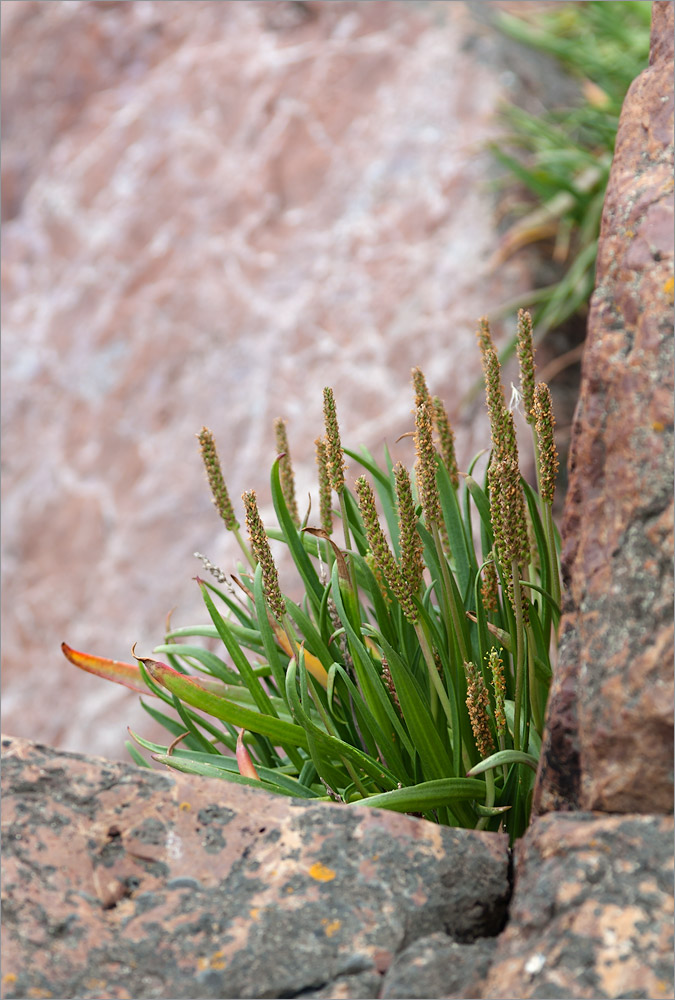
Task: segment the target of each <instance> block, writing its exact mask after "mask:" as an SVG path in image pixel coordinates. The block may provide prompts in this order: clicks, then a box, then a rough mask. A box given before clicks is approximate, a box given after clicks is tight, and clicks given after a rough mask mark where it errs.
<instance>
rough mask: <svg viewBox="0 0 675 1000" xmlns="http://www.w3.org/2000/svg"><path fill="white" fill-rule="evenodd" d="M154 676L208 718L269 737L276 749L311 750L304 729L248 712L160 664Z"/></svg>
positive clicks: (155, 669)
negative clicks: (293, 747)
mask: <svg viewBox="0 0 675 1000" xmlns="http://www.w3.org/2000/svg"><path fill="white" fill-rule="evenodd" d="M152 676H153V677H154V678H155V679H156V680H157V681H158V682H161V684H163V685H164V686H165V687H166V688H167V689H168V690H169V691H171V692H172V693H173V694H175V695H176V696H177V697H178V698H180V699H181V701H186V702H187V703H188V705H192V706H194V707H195V708H198V709H200V711H202V712H206V713H207V714H208V715H213V716H214V717H215V718H216V719H222V720H223V721H224V722H229V723H230V724H231V725H233V726H238V727H239V728H241V729H249V730H250V731H251V732H252V733H260V735H261V736H267V737H269V739H270V740H271V741H272V742H273V743H274V744H275V745H278V744H283V743H290V744H291V745H293V746H297V747H300V748H301V749H303V750H307V749H308V747H307V737H306V735H305V731H304V730H303V729H302V728H301V727H300V726H296V725H294V724H293V723H291V722H284V721H283V720H282V719H277V718H275V717H274V716H272V715H264V714H262V713H259V712H253V711H251V710H250V709H248V708H242V707H241V706H239V705H235V704H234V703H233V702H231V701H229V700H228V699H227V698H221V697H219V696H218V695H215V694H211V693H210V692H209V691H204V689H203V688H199V687H197V685H196V684H195V683H194V682H192V681H191V680H190V679H189V678H187V677H183V676H182V675H180V674H175V673H174V672H173V671H171V670H170V669H169V668H168V667H165V666H164V664H161V663H158V662H157V661H155V664H154V665H153V667H152Z"/></svg>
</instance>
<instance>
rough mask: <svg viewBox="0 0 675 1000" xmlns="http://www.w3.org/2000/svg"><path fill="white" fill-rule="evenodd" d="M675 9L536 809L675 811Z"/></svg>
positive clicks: (641, 123) (582, 516) (605, 273)
mask: <svg viewBox="0 0 675 1000" xmlns="http://www.w3.org/2000/svg"><path fill="white" fill-rule="evenodd" d="M672 307H673V4H672V3H655V4H654V15H653V31H652V53H651V60H650V66H649V68H648V69H647V70H645V71H644V72H643V73H642V74H641V75H640V76H639V77H638V79H637V80H636V81H635V82H634V84H633V85H632V87H631V89H630V91H629V93H628V95H627V97H626V101H625V104H624V108H623V112H622V116H621V123H620V127H619V132H618V136H617V143H616V150H615V156H614V161H613V166H612V172H611V178H610V183H609V187H608V191H607V196H606V200H605V207H604V213H603V222H602V233H601V238H600V245H599V252H598V267H597V287H596V290H595V293H594V295H593V299H592V305H591V313H590V318H589V328H588V339H587V345H586V351H585V355H584V361H583V372H582V385H581V397H580V400H579V405H578V408H577V413H576V417H575V425H574V429H573V436H572V445H571V451H570V480H569V492H568V495H567V500H566V505H565V514H564V521H563V526H562V537H563V575H564V582H565V588H566V597H565V605H564V617H563V621H562V625H561V647H560V662H559V666H558V671H557V674H556V677H555V681H554V685H553V691H552V696H551V699H550V702H549V715H548V731H547V737H546V739H545V742H544V758H543V760H544V766H543V768H542V770H541V773H540V776H539V786H538V791H537V808H538V809H539V811H540V812H545V811H547V810H551V809H565V808H581V809H599V810H604V811H608V812H646V813H648V812H669V811H670V810H671V809H672V804H673V773H672V766H673V575H672V563H673V308H672Z"/></svg>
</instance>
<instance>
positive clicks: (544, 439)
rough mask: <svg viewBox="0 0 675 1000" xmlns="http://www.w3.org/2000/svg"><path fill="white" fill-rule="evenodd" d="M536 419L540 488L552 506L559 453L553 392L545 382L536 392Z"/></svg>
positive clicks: (543, 496)
mask: <svg viewBox="0 0 675 1000" xmlns="http://www.w3.org/2000/svg"><path fill="white" fill-rule="evenodd" d="M534 417H535V425H534V426H535V430H536V432H537V440H538V442H539V488H540V490H541V498H542V500H543V501H544V503H547V504H549V505H550V504H552V503H553V497H554V495H555V482H556V477H557V475H558V452H557V450H556V446H555V438H554V435H553V429H554V427H555V417H554V416H553V406H552V404H551V392H550V389H549V387H548V386H547V385H546V383H545V382H540V383H539V385H538V386H537V388H536V389H535V390H534Z"/></svg>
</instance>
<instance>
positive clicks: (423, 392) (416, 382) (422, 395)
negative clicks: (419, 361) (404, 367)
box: [411, 368, 431, 409]
mask: <svg viewBox="0 0 675 1000" xmlns="http://www.w3.org/2000/svg"><path fill="white" fill-rule="evenodd" d="M411 375H412V383H413V387H414V389H415V409H417V407H418V406H420V405H421V404H422V403H426V402H427V401H428V400H429V399H430V398H431V397H430V396H429V390H428V389H427V381H426V379H425V377H424V374H423V372H422V369H421V368H413V370H412V372H411Z"/></svg>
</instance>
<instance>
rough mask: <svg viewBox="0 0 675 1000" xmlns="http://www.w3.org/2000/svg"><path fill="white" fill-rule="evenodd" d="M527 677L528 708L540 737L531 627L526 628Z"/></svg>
mask: <svg viewBox="0 0 675 1000" xmlns="http://www.w3.org/2000/svg"><path fill="white" fill-rule="evenodd" d="M527 640H528V642H527V677H528V688H529V693H530V708H531V710H532V718H533V720H534V728H535V729H536V730H537V732H538V733H539V735H540V736H541V734H542V731H543V727H544V720H543V719H542V717H541V712H540V711H539V699H538V697H537V679H536V676H535V672H534V649H535V645H534V636H533V634H532V627H531V626H530V625H528V626H527Z"/></svg>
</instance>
